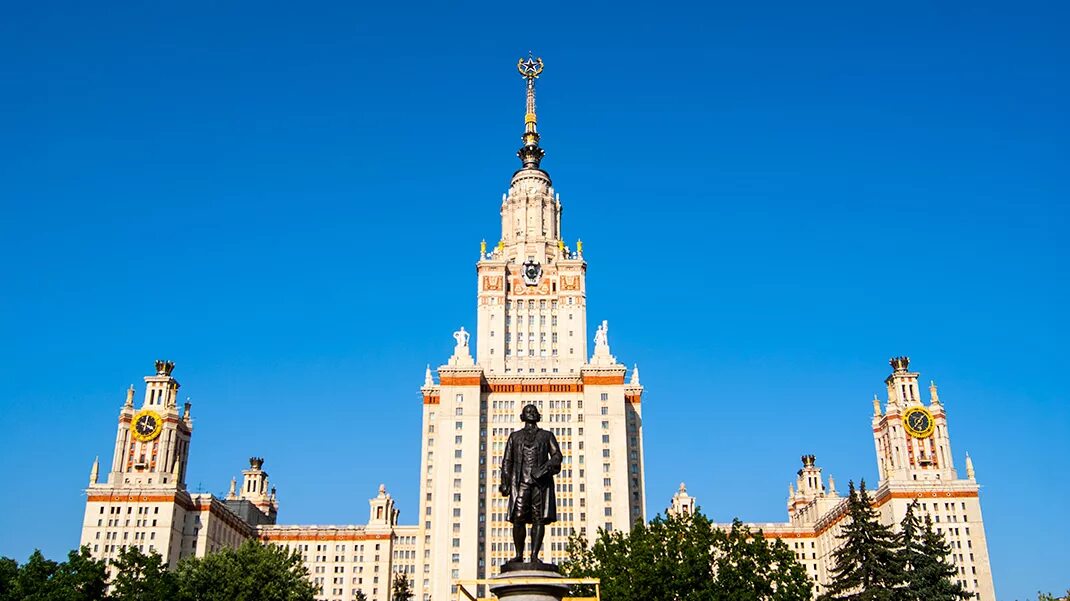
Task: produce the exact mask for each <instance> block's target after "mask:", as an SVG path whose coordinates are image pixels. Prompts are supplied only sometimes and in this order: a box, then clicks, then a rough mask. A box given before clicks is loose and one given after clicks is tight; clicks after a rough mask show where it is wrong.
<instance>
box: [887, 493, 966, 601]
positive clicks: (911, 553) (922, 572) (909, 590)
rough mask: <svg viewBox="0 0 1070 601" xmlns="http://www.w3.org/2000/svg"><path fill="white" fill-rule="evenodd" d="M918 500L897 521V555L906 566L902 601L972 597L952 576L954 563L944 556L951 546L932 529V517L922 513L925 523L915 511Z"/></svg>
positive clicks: (934, 600) (954, 600) (952, 600)
mask: <svg viewBox="0 0 1070 601" xmlns="http://www.w3.org/2000/svg"><path fill="white" fill-rule="evenodd" d="M917 507H918V502H917V501H914V502H913V503H911V504H910V505H909V506H907V513H906V516H904V517H903V521H902V522H901V523H900V529H899V536H898V543H899V555H900V558H901V561H902V563H903V567H904V569H905V572H904V579H905V581H904V585H903V589H902V591H901V593H900V595H899V598H900V599H902V600H903V601H962V600H965V599H971V598H973V594H972V593H970V592H967V591H966V589H965V588H963V587H962V585H961V584H959V583H958V582H956V581H955V580H954V579H953V578H954V576H955V574H956V572H955V566H953V565H951V562H950V561H948V559H947V556H948V555H949V554H950V553H951V546H950V545H949V544H948V543H947V541H945V540H944V537H943V536H942V535H941V534H940V533H938V532H936V531H935V530H933V522H932V518H930V517H929V516H925V522H924V526H923V525H922V521H921V519H919V518H918V516H917V514H916V513H915V511H916V510H917Z"/></svg>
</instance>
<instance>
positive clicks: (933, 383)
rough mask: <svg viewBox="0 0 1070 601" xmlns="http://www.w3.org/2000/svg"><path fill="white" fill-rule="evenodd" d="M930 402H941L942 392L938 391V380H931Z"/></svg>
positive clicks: (936, 403) (937, 403)
mask: <svg viewBox="0 0 1070 601" xmlns="http://www.w3.org/2000/svg"><path fill="white" fill-rule="evenodd" d="M929 402H930V403H931V404H933V405H939V404H940V394H939V393H937V392H936V380H929Z"/></svg>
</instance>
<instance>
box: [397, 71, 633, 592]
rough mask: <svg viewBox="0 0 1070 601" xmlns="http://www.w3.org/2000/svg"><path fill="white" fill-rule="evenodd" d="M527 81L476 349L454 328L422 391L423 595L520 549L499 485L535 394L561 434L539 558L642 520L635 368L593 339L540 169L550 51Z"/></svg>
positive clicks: (555, 197)
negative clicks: (541, 88)
mask: <svg viewBox="0 0 1070 601" xmlns="http://www.w3.org/2000/svg"><path fill="white" fill-rule="evenodd" d="M517 67H518V69H519V71H520V74H521V76H522V77H523V78H524V81H525V83H526V92H527V99H526V110H525V114H524V134H523V136H522V138H521V139H522V140H523V145H522V146H521V148H520V150H519V151H518V152H517V156H518V157H519V158H520V161H521V167H520V169H519V170H517V171H516V173H514V174H513V177H512V180H511V182H510V185H509V191H508V192H506V193H505V194H503V195H502V203H501V236H500V238H499V241H498V243H497V245H495V246H494V247H493V248H491V249H490V250H488V249H487V245H486V243H485V242H483V243H481V244H480V252H479V260H478V261H477V263H476V274H477V281H476V284H477V301H476V307H477V308H476V330H475V332H476V340H475V344H474V345H472V346H475V349H476V351H475V356H474V357H473V355H472V351H471V346H470V345H469V341H470V334H469V332H467V331H466V330H465V329H464V328H463V327H462V328H460V329H459V330H458V331H457V332H455V333H454V340H455V347H454V351H453V355H452V356H451V357H450V358H449V360H448V361H447V362H446V364H444V365H442V366H440V367H439V368H438V370H437V372H438V382H437V383H436V381H435V378H434V375H433V374H432V370H431V369H430V367H429V368H428V369H427V373H426V374H425V378H424V386H423V387H422V388H421V392H422V396H423V403H424V410H423V434H422V441H423V442H422V445H421V449H420V453H421V460H420V515H419V520H420V522H419V527H418V530H419V535H418V537H417V544H418V553H419V555H420V557H421V558H422V561H423V566H424V568H423V572H424V573H423V574H417V578H416V579H415V580H416V593H417V598H418V599H423V600H424V601H427V600H429V599H432V598H433V599H447V598H452V597H451V595H452V593H453V586H454V585H453V583H454V582H455V581H456V580H458V579H476V578H487V577H489V576H492V575H494V574H496V573H497V566H499V565H500V564H502V563H503V562H504V561H506V560H508V559H509V558H510V557H511V556H512V553H511V551H512V538H511V537H512V527H511V524H509V522H507V521H505V513H506V506H507V499H505V498H504V497H501V496H500V495H499V494H498V490H497V489H498V484H499V480H500V474H499V468H500V464H501V457H502V451H503V450H504V447H505V442H506V439H507V438H508V436H509V433H510V432H512V431H513V430H515V429H516V428H518V427H519V426H520V425H521V423H520V419H519V414H520V410H521V408H522V407H523V406H524V405H526V404H528V403H534V404H535V405H536V406H537V407H538V408H539V411H540V412H541V414H542V423H541V424H540V426H541V427H543V428H547V429H549V430H551V431H552V432H553V433H554V434H555V435H556V436H557V439H558V441H559V442H560V444H561V450H562V453H563V455H564V460H563V463H562V470H561V473H560V475H559V476H558V477H557V478H556V479H555V481H556V484H555V486H556V487H557V489H556V495H557V504H558V521H557V522H556V523H554V524H552V525H551V526H550V527H548V528H547V533H546V540H545V543H544V545H543V558H544V560H546V561H550V562H559V561H560V560H562V559H563V558H564V557H565V546H566V543H567V540H568V536H569V534H570V533H571V532H573V531H575V532H579V533H583V534H585V535H587V537H588V538H593V537H594V536H595V535H596V533H597V530H598V529H599V528H605V529H607V530H625V531H626V530H628V529H630V528H631V525H632V524H633V523H635V522H637V521H640V520H643V519H644V517H645V516H644V483H643V442H642V441H643V439H642V419H641V412H640V402H641V399H642V394H643V387H642V386H641V385H640V384H639V372H638V368H636V369H635V370H633V371H632V372H631V374H630V377H629V378H627V381H626V377H625V376H626V371H627V370H626V368H625V366H624V365H622V364H621V363H619V362H618V361H617V360H616V358H615V357H614V356H613V355H612V354H611V353H610V349H609V326H608V323H607V322H605V321H602V322H601V323H600V325H598V327H597V329H596V332H595V335H594V349H593V351H592V352H591V354H590V355H588V347H587V285H586V272H587V262H586V261H585V260H584V257H583V245H582V242H580V241H577V242H576V246H575V249H573V248H570V247H569V246H568V245H566V244H565V241H564V236H563V234H562V223H561V199H560V195H559V194H558V193H557V192H556V191H555V190H554V187H553V183H552V182H551V180H550V175H549V174H548V173H547V172H546V171H545V170H543V169H542V166H541V163H542V158H543V155H544V151H543V149H542V148H541V147H540V146H539V132H538V127H537V125H538V119H537V117H536V110H535V82H536V80H537V79H538V78H539V75H540V74H541V73H542V70H543V63H542V59H535V58H532V57H530V56H529V57H528V59H527V60H524V59H521V60H520V61H519V62H518V63H517Z"/></svg>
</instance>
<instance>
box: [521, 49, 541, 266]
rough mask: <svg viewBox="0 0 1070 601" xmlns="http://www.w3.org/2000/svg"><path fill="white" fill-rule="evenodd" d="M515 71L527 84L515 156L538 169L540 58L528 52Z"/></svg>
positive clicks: (528, 166) (532, 167) (525, 164)
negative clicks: (536, 114)
mask: <svg viewBox="0 0 1070 601" xmlns="http://www.w3.org/2000/svg"><path fill="white" fill-rule="evenodd" d="M516 70H517V71H519V72H520V76H521V77H523V78H524V79H525V80H527V82H528V86H527V87H528V91H527V105H526V110H525V111H524V135H523V136H521V139H522V140H523V141H524V145H523V146H522V147H520V150H518V151H517V153H516V156H517V157H519V158H520V160H521V162H523V163H524V168H525V169H538V168H539V161H541V160H542V157H543V156H544V155H545V154H546V152H545V151H543V149H542V148H539V132H538V131H537V130H536V127H535V124H536V123H537V122H538V118H537V117H536V116H535V80H536V79H538V78H539V75H541V74H542V58H535V57H533V56H531V53H530V52H529V53H528V58H527V60H524V59H523V58H521V59H520V60H518V61H516ZM529 285H530V284H529Z"/></svg>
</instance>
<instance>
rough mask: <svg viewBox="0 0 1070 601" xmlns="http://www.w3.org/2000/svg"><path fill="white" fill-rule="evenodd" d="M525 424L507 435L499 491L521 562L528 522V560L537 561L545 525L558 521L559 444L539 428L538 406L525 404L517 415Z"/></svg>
mask: <svg viewBox="0 0 1070 601" xmlns="http://www.w3.org/2000/svg"><path fill="white" fill-rule="evenodd" d="M520 419H521V420H523V421H524V427H523V428H522V429H520V430H517V431H516V432H513V433H512V434H510V435H509V441H508V442H506V443H505V454H504V455H503V456H502V484H501V486H499V487H498V492H500V493H501V494H502V495H503V496H506V497H509V512H508V513H507V514H506V517H505V519H507V520H509V521H510V522H512V523H513V546H514V547H515V548H516V556H515V557H513V559H511V560H510V562H522V561H523V554H524V541H525V539H526V538H527V524H531V562H532V563H542V562H541V561H539V551H541V550H542V538H543V534H544V532H545V526H546V524H552V523H554V522H555V521H557V501H556V499H555V498H554V476H555V475H557V474H558V473H559V472H560V471H561V447H560V446H559V445H558V444H557V438H556V437H555V436H554V434H553V432H550V431H549V430H543V429H541V428H539V426H538V423H539V420H540V419H542V416H541V415H539V409H538V408H537V407H536V406H535V405H525V406H524V409H523V411H522V412H521V414H520Z"/></svg>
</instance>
